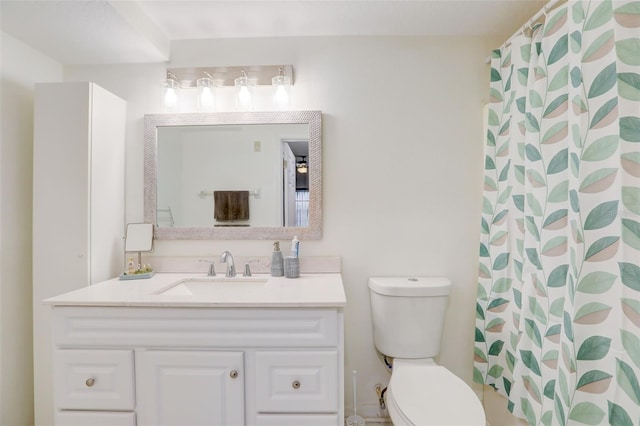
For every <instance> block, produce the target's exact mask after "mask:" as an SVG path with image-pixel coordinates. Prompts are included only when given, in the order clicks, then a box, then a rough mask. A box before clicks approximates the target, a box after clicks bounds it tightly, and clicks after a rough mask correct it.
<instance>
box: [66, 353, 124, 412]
mask: <svg viewBox="0 0 640 426" xmlns="http://www.w3.org/2000/svg"><path fill="white" fill-rule="evenodd" d="M133 389H134V384H133V352H132V351H127V350H70V349H69V350H56V351H55V352H54V394H55V404H56V407H57V408H58V409H63V410H64V409H70V410H133V409H134V405H135V404H134V399H133Z"/></svg>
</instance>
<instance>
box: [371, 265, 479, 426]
mask: <svg viewBox="0 0 640 426" xmlns="http://www.w3.org/2000/svg"><path fill="white" fill-rule="evenodd" d="M450 288H451V282H450V281H449V280H448V279H446V278H442V277H373V278H370V279H369V294H370V296H371V317H372V323H373V331H374V333H373V335H374V342H375V345H376V348H377V349H378V350H379V351H380V353H382V354H383V355H385V356H387V357H393V367H392V372H391V380H390V381H389V386H388V387H387V392H386V395H385V397H386V403H387V409H388V410H389V416H390V417H391V421H392V422H393V424H394V426H409V425H414V426H453V425H456V426H484V425H485V423H486V422H485V415H484V410H483V408H482V404H481V403H480V400H479V399H478V397H477V396H476V394H475V393H474V392H473V391H472V390H471V388H470V387H469V386H467V384H466V383H465V382H464V381H462V379H460V378H459V377H457V376H456V375H455V374H453V373H452V372H450V371H449V370H447V369H446V368H445V367H442V366H440V365H438V364H436V363H435V361H434V360H433V357H434V356H436V355H437V354H438V352H439V351H440V340H441V337H442V329H443V325H444V314H445V311H446V304H447V299H448V296H449V291H450Z"/></svg>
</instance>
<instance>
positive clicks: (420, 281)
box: [369, 277, 451, 296]
mask: <svg viewBox="0 0 640 426" xmlns="http://www.w3.org/2000/svg"><path fill="white" fill-rule="evenodd" d="M369 288H370V289H371V291H373V292H375V293H378V294H383V295H386V296H447V295H448V294H449V292H450V290H451V281H449V279H448V278H445V277H371V278H369Z"/></svg>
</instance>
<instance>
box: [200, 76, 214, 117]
mask: <svg viewBox="0 0 640 426" xmlns="http://www.w3.org/2000/svg"><path fill="white" fill-rule="evenodd" d="M205 75H206V76H207V77H205V78H199V79H198V80H197V81H196V86H197V87H198V109H199V110H200V111H214V110H215V106H216V100H215V95H214V90H215V85H214V84H213V80H212V79H211V74H209V73H208V72H206V71H205Z"/></svg>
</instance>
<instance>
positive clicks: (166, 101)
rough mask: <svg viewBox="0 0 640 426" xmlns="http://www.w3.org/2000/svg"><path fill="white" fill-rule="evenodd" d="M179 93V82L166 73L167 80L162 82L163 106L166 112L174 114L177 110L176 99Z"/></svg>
mask: <svg viewBox="0 0 640 426" xmlns="http://www.w3.org/2000/svg"><path fill="white" fill-rule="evenodd" d="M179 91H180V82H179V81H178V79H177V77H176V76H175V75H173V74H172V73H171V72H169V71H167V79H166V80H165V81H164V97H163V105H164V109H165V111H167V112H175V111H177V110H178V99H179V93H178V92H179Z"/></svg>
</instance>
